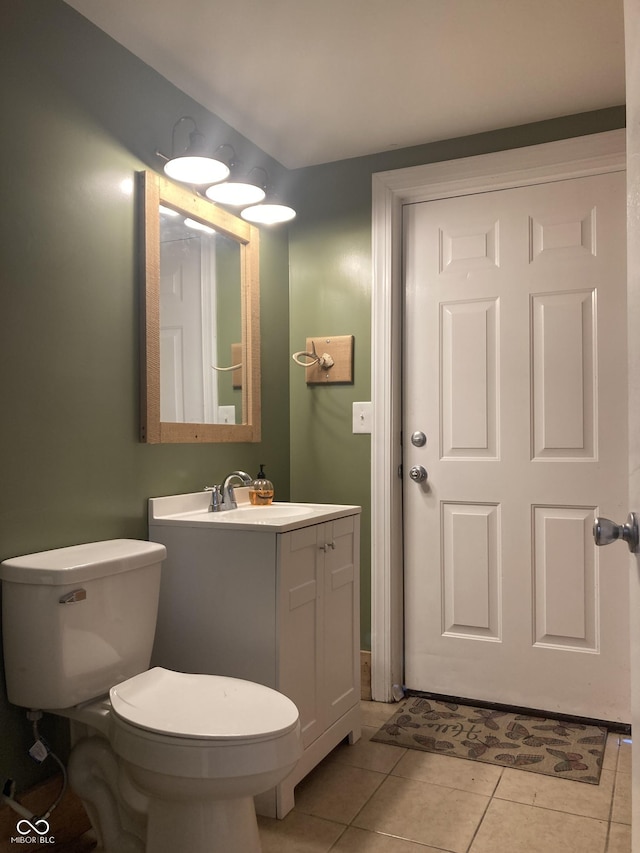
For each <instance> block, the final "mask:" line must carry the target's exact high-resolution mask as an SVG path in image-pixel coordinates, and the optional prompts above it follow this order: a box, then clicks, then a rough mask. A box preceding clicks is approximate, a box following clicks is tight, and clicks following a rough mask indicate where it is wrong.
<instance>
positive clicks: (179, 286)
mask: <svg viewBox="0 0 640 853" xmlns="http://www.w3.org/2000/svg"><path fill="white" fill-rule="evenodd" d="M141 184H142V186H141V189H142V192H141V197H142V209H143V222H144V240H143V243H144V250H143V263H144V271H145V276H144V278H145V299H144V317H145V327H144V331H145V341H144V347H143V355H144V358H143V363H144V371H143V394H142V398H143V412H142V415H143V417H142V420H143V425H142V440H143V441H147V442H202V441H259V440H260V406H259V392H260V374H259V316H258V305H259V293H258V274H257V266H258V234H257V230H256V229H255V228H254V227H253V226H251V227H250V228H249V229H247V228H246V223H244V222H243V221H242V220H240V219H237V218H236V217H234V216H232V215H231V214H228V213H226V212H225V211H223V210H221V209H219V208H217V207H215V206H214V205H212V204H210V203H209V202H206V201H204V200H203V199H202V198H200V197H199V196H196V195H194V194H192V193H190V192H189V191H188V190H185V189H184V188H183V187H178V186H175V185H173V184H171V183H170V182H169V181H167V180H166V179H164V178H161V177H159V176H158V175H155V174H153V173H150V172H144V173H141Z"/></svg>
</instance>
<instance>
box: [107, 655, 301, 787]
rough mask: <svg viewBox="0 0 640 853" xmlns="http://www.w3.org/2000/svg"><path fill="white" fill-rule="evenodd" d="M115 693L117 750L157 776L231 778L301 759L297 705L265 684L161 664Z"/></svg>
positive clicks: (112, 736) (114, 739)
mask: <svg viewBox="0 0 640 853" xmlns="http://www.w3.org/2000/svg"><path fill="white" fill-rule="evenodd" d="M109 695H110V698H111V716H110V735H109V739H110V741H111V744H112V746H113V749H114V750H115V752H116V753H117V754H118V755H120V756H121V757H122V758H124V759H125V760H126V761H128V762H131V763H132V764H134V765H136V766H138V767H140V768H144V769H146V770H149V771H152V772H154V773H161V774H165V775H168V776H173V777H185V778H200V779H219V778H227V779H230V778H234V777H247V776H255V775H257V774H262V773H270V772H271V771H272V770H273V769H274V768H275V767H286V766H293V765H295V763H296V761H297V760H298V759H299V757H300V720H299V716H298V709H297V708H296V706H295V705H294V704H293V702H292V701H291V700H290V699H288V698H287V697H286V696H283V695H282V694H281V693H278V692H277V691H275V690H272V689H271V688H270V687H265V686H264V685H262V684H255V683H253V682H250V681H244V680H242V679H239V678H229V677H227V676H218V675H194V674H190V673H182V672H172V671H170V670H166V669H163V668H161V667H156V668H154V669H151V670H148V671H147V672H143V673H140V675H136V676H134V677H133V678H130V679H127V681H124V682H122V683H121V684H118V685H116V686H115V687H112V688H111V690H110V691H109ZM265 790H266V789H265Z"/></svg>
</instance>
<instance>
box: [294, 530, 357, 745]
mask: <svg viewBox="0 0 640 853" xmlns="http://www.w3.org/2000/svg"><path fill="white" fill-rule="evenodd" d="M359 521H360V519H359V517H358V516H345V517H344V518H340V519H336V520H335V521H331V522H325V523H324V524H317V525H313V526H311V527H305V528H303V529H301V530H294V531H292V532H291V533H283V534H281V535H279V537H278V539H279V542H278V550H279V555H280V566H279V585H280V590H279V657H278V674H279V677H278V689H279V690H281V691H282V692H283V693H285V694H286V695H287V696H289V698H290V699H292V700H293V701H294V702H295V703H296V705H297V706H298V710H299V712H300V720H301V724H302V739H303V745H304V746H305V748H306V747H307V746H308V745H309V744H310V743H312V742H313V741H314V740H315V739H316V738H317V737H319V736H320V735H321V734H322V733H323V732H324V731H326V729H327V728H329V726H331V725H332V724H333V723H334V722H335V721H336V720H338V719H339V718H340V717H341V716H342V715H343V714H344V713H346V711H348V710H349V708H351V707H353V705H354V704H356V703H357V702H358V701H359V678H360V671H359V656H360V652H359V641H360V636H359V635H360V627H359V610H358V608H359V598H358V589H359V574H360V567H359Z"/></svg>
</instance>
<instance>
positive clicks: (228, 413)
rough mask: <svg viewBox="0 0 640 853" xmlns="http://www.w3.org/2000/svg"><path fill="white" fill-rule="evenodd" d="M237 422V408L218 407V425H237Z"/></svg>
mask: <svg viewBox="0 0 640 853" xmlns="http://www.w3.org/2000/svg"><path fill="white" fill-rule="evenodd" d="M235 422H236V407H235V406H218V423H219V424H235Z"/></svg>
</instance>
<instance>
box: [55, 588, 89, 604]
mask: <svg viewBox="0 0 640 853" xmlns="http://www.w3.org/2000/svg"><path fill="white" fill-rule="evenodd" d="M86 597H87V590H86V589H82V587H81V588H80V589H74V590H72V591H71V592H67V593H65V595H61V596H60V598H59V599H58V603H59V604H74V603H75V602H76V601H84V600H85V598H86Z"/></svg>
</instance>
